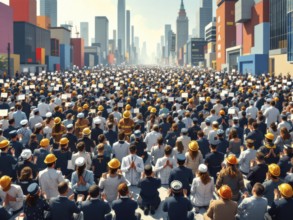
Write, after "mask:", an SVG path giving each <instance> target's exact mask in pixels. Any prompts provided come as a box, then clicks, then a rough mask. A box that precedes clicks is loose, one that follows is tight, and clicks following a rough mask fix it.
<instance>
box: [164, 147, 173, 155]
mask: <svg viewBox="0 0 293 220" xmlns="http://www.w3.org/2000/svg"><path fill="white" fill-rule="evenodd" d="M164 153H165V155H166V156H170V155H171V154H172V147H171V146H170V145H166V146H165V148H164Z"/></svg>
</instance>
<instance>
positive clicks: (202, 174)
mask: <svg viewBox="0 0 293 220" xmlns="http://www.w3.org/2000/svg"><path fill="white" fill-rule="evenodd" d="M197 174H198V176H199V178H200V180H201V182H202V183H203V184H204V185H206V184H208V183H209V182H210V181H211V177H210V175H209V173H208V167H207V166H206V165H205V164H200V165H199V167H198V173H197Z"/></svg>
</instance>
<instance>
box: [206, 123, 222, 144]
mask: <svg viewBox="0 0 293 220" xmlns="http://www.w3.org/2000/svg"><path fill="white" fill-rule="evenodd" d="M218 130H219V123H218V122H217V121H214V122H213V124H212V130H211V131H210V132H209V133H208V136H207V139H208V141H209V142H211V141H214V140H216V138H217V131H218Z"/></svg>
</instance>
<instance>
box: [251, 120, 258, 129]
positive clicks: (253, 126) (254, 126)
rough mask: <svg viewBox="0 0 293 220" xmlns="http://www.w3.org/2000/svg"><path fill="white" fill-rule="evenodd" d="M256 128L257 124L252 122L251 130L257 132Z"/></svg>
mask: <svg viewBox="0 0 293 220" xmlns="http://www.w3.org/2000/svg"><path fill="white" fill-rule="evenodd" d="M257 128H258V123H257V122H253V123H252V129H253V130H257Z"/></svg>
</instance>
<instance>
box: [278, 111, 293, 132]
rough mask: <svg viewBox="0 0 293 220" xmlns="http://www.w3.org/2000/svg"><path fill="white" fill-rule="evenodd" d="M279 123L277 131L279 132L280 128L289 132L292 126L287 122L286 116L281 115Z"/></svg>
mask: <svg viewBox="0 0 293 220" xmlns="http://www.w3.org/2000/svg"><path fill="white" fill-rule="evenodd" d="M281 120H282V121H281V122H280V123H279V124H278V131H280V130H281V128H284V127H285V128H287V131H291V129H292V126H291V125H290V123H289V122H288V121H287V115H285V114H281Z"/></svg>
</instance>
